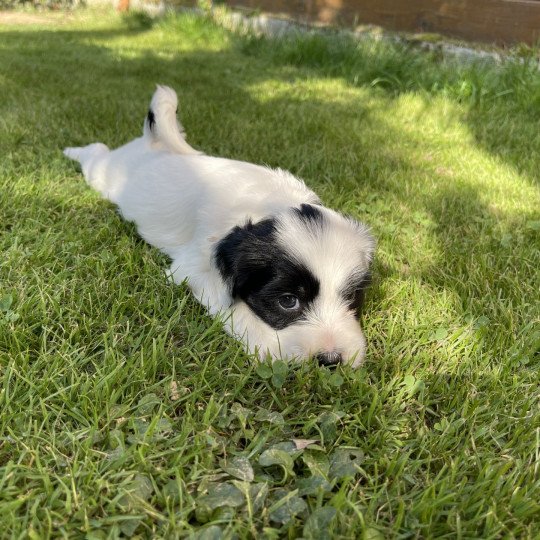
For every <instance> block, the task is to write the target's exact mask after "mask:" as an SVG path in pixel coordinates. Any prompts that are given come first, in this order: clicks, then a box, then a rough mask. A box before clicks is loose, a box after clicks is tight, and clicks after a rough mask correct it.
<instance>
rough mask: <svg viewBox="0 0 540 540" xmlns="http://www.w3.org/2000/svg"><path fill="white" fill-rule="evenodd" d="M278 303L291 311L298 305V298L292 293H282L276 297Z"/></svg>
mask: <svg viewBox="0 0 540 540" xmlns="http://www.w3.org/2000/svg"><path fill="white" fill-rule="evenodd" d="M278 304H279V305H280V307H281V308H283V309H286V310H287V311H293V310H295V309H298V308H299V307H300V300H298V298H296V296H294V294H283V295H281V296H280V297H279V298H278Z"/></svg>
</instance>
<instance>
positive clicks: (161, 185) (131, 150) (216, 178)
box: [64, 86, 375, 366]
mask: <svg viewBox="0 0 540 540" xmlns="http://www.w3.org/2000/svg"><path fill="white" fill-rule="evenodd" d="M176 110H177V97H176V94H175V92H174V91H173V90H171V89H170V88H167V87H164V86H158V88H157V90H156V92H155V94H154V96H153V98H152V101H151V104H150V110H149V112H148V115H147V117H146V119H145V123H144V134H143V136H142V137H140V138H138V139H135V140H133V141H132V142H130V143H128V144H126V145H125V146H122V147H120V148H118V149H116V150H109V149H108V148H107V146H105V145H104V144H101V143H95V144H91V145H89V146H85V147H82V148H66V149H65V151H64V153H65V155H66V156H67V157H69V158H71V159H74V160H76V161H78V162H79V163H80V164H81V166H82V171H83V174H84V176H85V178H86V181H87V182H88V184H89V185H90V186H92V187H93V188H94V189H95V190H97V191H98V192H99V193H101V195H102V196H103V197H105V198H106V199H108V200H110V201H112V202H113V203H115V204H117V205H118V208H119V209H120V212H121V213H122V215H123V217H124V218H125V219H127V220H130V221H134V222H135V223H136V225H137V227H138V231H139V233H140V235H141V236H142V237H143V238H144V239H145V240H146V241H147V242H148V243H149V244H151V245H153V246H155V247H157V248H158V249H160V250H161V251H163V252H164V253H166V254H167V255H168V256H169V257H170V258H171V259H172V264H171V269H170V271H171V274H172V276H173V278H174V281H175V282H177V283H181V282H183V281H184V280H187V282H188V284H189V286H190V288H191V290H192V291H193V294H194V296H195V297H196V298H197V300H198V301H199V302H201V303H202V304H203V305H204V306H206V308H207V309H208V311H209V312H210V313H211V314H212V315H217V314H221V315H222V316H224V320H225V325H226V329H227V331H228V332H229V333H231V334H233V335H234V336H236V337H237V338H239V339H241V340H242V341H243V342H244V343H245V345H246V347H247V349H248V350H249V351H250V352H253V353H256V354H257V355H258V356H259V357H261V358H263V357H265V356H266V355H270V356H271V357H272V358H283V359H291V360H293V359H294V360H302V359H306V358H310V357H316V358H318V360H319V362H320V363H321V364H336V363H338V362H346V363H351V364H352V365H354V366H356V365H359V364H360V363H361V361H362V359H363V358H364V355H365V339H364V335H363V333H362V330H361V328H360V326H359V324H358V321H357V315H358V313H359V309H360V307H361V300H362V294H363V289H364V288H365V286H366V284H367V282H368V279H369V266H370V263H371V260H372V256H373V251H374V246H375V242H374V240H373V238H372V236H371V235H370V233H369V231H368V229H367V227H366V226H364V225H362V224H360V223H358V222H356V221H354V220H352V219H350V218H347V217H344V216H342V215H340V214H338V213H337V212H335V211H333V210H330V209H328V208H325V207H323V206H322V205H321V203H320V201H319V198H318V197H317V195H315V193H313V191H311V190H310V189H308V188H307V187H306V185H305V184H304V182H302V181H301V180H299V179H298V178H296V177H294V176H293V175H292V174H290V173H289V172H286V171H283V170H281V169H269V168H266V167H262V166H259V165H254V164H251V163H246V162H242V161H235V160H231V159H224V158H218V157H210V156H206V155H204V154H202V153H201V152H198V151H197V150H194V149H193V148H192V147H191V146H190V145H189V144H188V143H187V142H186V139H185V135H184V132H183V129H182V126H181V125H180V124H179V123H178V122H177V119H176Z"/></svg>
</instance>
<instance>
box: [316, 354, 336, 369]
mask: <svg viewBox="0 0 540 540" xmlns="http://www.w3.org/2000/svg"><path fill="white" fill-rule="evenodd" d="M316 358H317V361H318V362H319V365H320V366H328V367H332V366H337V365H338V364H340V363H341V361H342V360H343V358H342V357H341V353H338V352H336V351H331V352H320V353H319V354H318V355H317V356H316Z"/></svg>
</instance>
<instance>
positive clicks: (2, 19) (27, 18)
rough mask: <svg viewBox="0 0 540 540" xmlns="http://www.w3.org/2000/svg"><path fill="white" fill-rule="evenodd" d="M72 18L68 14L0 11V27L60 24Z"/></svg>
mask: <svg viewBox="0 0 540 540" xmlns="http://www.w3.org/2000/svg"><path fill="white" fill-rule="evenodd" d="M72 18H73V17H72V15H71V14H69V13H58V12H57V13H24V12H21V11H0V26H24V25H33V24H59V23H60V24H61V23H62V22H68V21H69V20H71V19H72Z"/></svg>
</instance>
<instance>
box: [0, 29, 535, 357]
mask: <svg viewBox="0 0 540 540" xmlns="http://www.w3.org/2000/svg"><path fill="white" fill-rule="evenodd" d="M179 28H181V27H179ZM220 31H222V32H224V31H223V30H220ZM132 35H134V31H133V30H129V29H125V30H103V31H65V30H61V31H52V30H51V31H43V30H39V31H28V32H22V31H16V32H3V33H2V46H1V48H0V64H2V65H5V66H9V69H7V70H5V72H4V74H3V75H4V78H3V80H2V81H1V82H0V88H1V89H2V92H3V94H4V95H5V96H6V99H5V100H4V102H3V105H0V110H2V116H3V118H4V124H5V130H6V135H7V137H5V138H4V143H3V146H4V148H3V149H2V151H3V153H4V155H6V156H7V157H8V159H9V163H10V166H11V167H12V168H13V170H14V171H18V170H19V171H24V170H27V167H28V164H29V163H36V162H37V163H39V164H40V165H41V166H42V167H43V170H46V169H47V167H48V164H49V163H50V162H56V161H58V162H60V160H62V159H63V158H62V157H61V155H60V151H61V149H62V148H63V147H64V146H68V145H78V144H87V143H90V142H94V141H97V140H99V141H102V142H105V143H106V144H108V145H109V146H111V147H114V146H117V145H119V144H123V143H124V142H126V141H128V140H130V139H132V138H133V137H134V136H138V134H139V133H140V132H141V126H142V121H143V117H144V111H145V110H146V107H147V104H148V101H149V98H150V95H151V93H152V91H153V88H154V85H155V83H156V82H159V83H163V84H168V85H170V86H172V87H174V88H176V89H177V90H178V91H179V95H180V103H181V109H182V111H181V116H182V121H183V123H184V125H185V127H186V130H187V133H188V139H189V141H190V143H191V144H193V145H194V146H198V147H200V148H201V149H203V150H204V151H205V152H206V153H209V154H217V155H222V156H227V157H232V158H237V159H244V160H247V161H254V162H259V163H260V162H261V161H262V162H266V163H268V164H270V165H272V166H280V167H283V168H288V169H290V170H291V171H293V172H295V173H297V174H300V175H302V176H303V177H305V178H306V180H307V181H308V183H309V184H310V185H311V186H312V187H313V188H314V189H315V190H316V191H318V192H319V193H320V194H321V195H322V197H323V199H324V200H325V202H326V203H328V204H329V205H330V206H335V207H338V208H340V209H342V210H344V211H347V212H349V213H351V214H353V215H356V217H359V218H361V219H363V220H365V221H367V222H368V223H370V224H371V225H372V226H373V227H374V229H375V233H376V235H377V236H378V237H379V238H381V240H382V243H383V244H386V249H387V251H388V252H390V255H389V256H388V257H386V260H385V261H382V262H381V263H380V265H379V267H380V270H381V271H382V275H383V276H386V277H389V276H395V277H398V276H405V277H406V278H407V277H409V276H412V277H416V278H418V279H419V280H420V281H422V282H425V283H427V284H428V285H429V286H430V287H432V288H434V289H437V288H440V289H446V290H449V291H452V293H453V294H454V296H456V297H457V298H458V302H457V305H454V306H453V307H454V309H455V310H456V311H457V312H458V313H460V314H461V315H463V316H464V315H465V314H471V315H472V316H473V317H482V316H485V315H486V311H488V312H489V313H488V315H489V317H490V318H493V319H494V320H495V321H496V323H497V324H498V325H499V326H504V327H506V326H507V325H508V324H509V319H508V318H509V313H508V311H507V308H508V306H510V307H511V305H512V304H515V303H516V302H519V299H518V298H515V297H514V296H513V295H515V293H516V292H515V291H514V290H511V287H509V289H508V291H509V292H508V295H509V298H508V299H507V300H508V301H506V300H505V294H506V293H505V290H506V289H504V287H503V288H502V289H501V288H500V287H498V286H497V280H500V279H501V277H504V273H505V271H506V269H507V268H508V264H509V262H510V263H511V264H512V266H513V267H515V268H516V271H517V272H518V276H521V278H522V279H523V280H525V281H526V280H528V279H530V276H529V274H528V272H529V269H528V268H526V269H521V270H520V269H519V268H518V265H517V264H516V261H517V258H518V257H519V253H516V252H513V253H511V254H508V256H507V257H505V258H504V259H497V258H496V257H495V258H493V257H492V256H491V254H492V252H493V249H494V246H493V245H491V244H490V241H491V240H492V237H491V236H490V234H489V233H486V228H489V227H490V226H491V225H492V223H493V222H495V221H496V220H497V219H500V218H499V217H498V216H496V215H495V213H494V210H493V209H492V208H490V207H489V205H488V204H487V203H486V202H484V200H483V198H482V196H481V195H482V194H481V193H480V192H479V189H480V188H478V187H476V186H473V185H463V184H461V185H459V186H457V185H455V184H454V183H453V182H452V181H450V180H449V179H448V178H446V177H445V175H446V172H444V171H442V172H438V173H437V172H436V173H435V175H436V176H437V175H438V176H439V177H441V178H442V181H440V182H439V187H438V189H436V190H429V189H426V188H425V186H424V185H423V184H422V182H421V181H418V182H410V181H409V182H400V181H399V179H397V181H396V179H393V180H392V181H390V180H388V178H390V177H392V174H393V172H394V171H396V170H399V171H404V173H406V175H407V177H409V178H416V177H421V178H426V177H428V176H429V175H432V174H433V166H432V165H430V164H429V163H427V162H426V163H423V162H418V161H414V160H412V159H410V158H408V157H407V155H406V151H405V150H404V151H403V152H396V151H393V150H389V149H390V148H396V147H397V146H399V145H400V144H402V145H403V147H404V148H406V147H407V143H408V142H410V143H411V144H413V145H414V144H415V143H416V141H414V140H413V139H410V138H409V137H410V136H409V135H407V134H406V133H405V132H401V131H397V130H396V128H395V126H392V125H390V124H389V123H388V122H384V121H381V118H383V117H384V115H383V113H384V110H385V107H387V106H390V105H391V104H392V102H393V101H394V98H395V97H397V96H399V95H400V94H401V93H404V92H407V91H409V90H415V88H414V84H413V81H412V79H411V83H410V84H408V83H407V80H408V79H407V78H408V77H409V79H410V74H407V73H406V72H405V71H403V69H401V70H400V71H398V73H397V74H395V75H394V77H393V78H392V77H389V76H388V73H390V71H389V70H390V68H391V67H392V66H395V64H393V63H392V62H394V60H392V62H390V60H391V59H390V60H387V62H386V65H383V66H381V67H380V69H381V70H382V72H381V75H385V76H386V79H385V80H386V81H389V82H384V81H382V79H381V81H380V82H379V83H378V86H379V87H381V88H385V89H386V91H385V92H381V91H377V93H376V98H377V102H376V104H375V105H369V104H368V103H363V102H362V100H360V99H355V100H352V99H349V98H347V99H343V100H338V99H328V100H324V101H322V100H320V99H317V98H313V97H307V98H306V97H305V96H302V95H299V94H297V93H296V94H295V93H294V92H287V93H285V94H284V95H281V96H280V95H279V92H278V90H276V92H275V93H271V98H269V99H258V97H257V89H256V87H257V85H262V84H268V83H271V82H272V81H278V82H279V83H281V84H282V85H284V86H287V88H290V89H294V88H295V86H296V85H300V86H301V85H302V83H303V82H305V81H309V80H311V79H313V78H321V79H325V78H328V77H335V76H340V73H339V70H331V69H328V68H327V67H324V66H326V65H328V64H324V63H323V62H322V61H321V66H319V67H318V66H316V65H315V66H314V65H311V66H308V67H307V68H305V62H302V61H301V58H300V59H299V60H298V59H297V60H295V59H294V58H290V57H287V56H285V57H280V56H279V55H277V56H276V55H273V56H271V57H270V58H269V57H266V56H264V55H263V56H262V57H260V58H259V57H258V56H256V55H255V56H251V57H249V56H246V54H245V53H246V52H250V51H249V50H248V51H246V48H245V46H244V45H245V43H244V42H242V41H240V42H236V41H235V40H236V38H235V37H234V36H232V35H229V36H228V37H227V39H228V40H229V46H228V47H226V48H222V49H221V50H209V49H208V48H206V47H205V45H204V43H201V44H200V46H199V47H198V48H195V49H191V50H187V51H184V52H178V51H175V50H173V48H171V47H170V46H169V49H168V51H167V54H166V55H162V54H159V53H160V52H163V51H159V50H154V49H152V48H151V47H150V46H149V47H147V48H145V49H142V50H141V49H138V50H137V54H131V52H130V51H129V50H128V51H127V52H126V51H123V52H122V53H119V52H118V51H117V50H112V49H109V48H108V47H107V46H106V43H103V42H104V41H105V40H107V39H113V38H122V37H129V36H132ZM188 38H189V36H188ZM188 38H187V39H188ZM238 39H240V38H238ZM251 52H252V53H253V54H255V53H256V51H251ZM374 61H377V58H376V57H375V58H374V59H371V60H370V62H374ZM290 64H293V65H296V66H299V67H300V69H298V68H297V67H291V66H290ZM416 67H421V66H416ZM409 68H411V66H409ZM376 69H377V68H376V67H373V69H371V68H370V69H366V70H364V72H362V73H363V75H362V77H364V79H359V78H356V79H355V78H354V76H353V74H352V72H351V74H350V76H347V77H345V78H346V79H347V80H348V81H349V82H350V83H351V84H352V85H354V86H362V85H363V84H367V83H368V82H369V79H370V78H372V77H374V76H375V75H376ZM373 70H375V71H373ZM372 80H375V79H372ZM392 81H394V82H392ZM395 81H401V82H400V85H401V88H400V89H399V91H397V90H396V85H397V83H396V82H395ZM426 81H427V82H426ZM428 82H429V84H431V87H432V89H433V88H434V87H435V82H436V81H435V80H431V81H430V79H429V74H428V75H426V76H425V77H424V83H422V84H423V86H422V87H423V88H427V87H428V86H429V85H428ZM454 82H455V81H453V83H454ZM453 83H452V84H453ZM411 85H412V86H411ZM436 94H437V92H436V91H435V90H432V93H431V94H429V93H428V95H436ZM457 98H459V95H458V96H457ZM512 108H513V105H512V102H511V100H510V99H507V100H503V99H499V100H496V101H493V106H492V107H491V108H486V107H481V106H479V107H476V108H475V107H472V106H471V108H470V109H469V111H468V112H467V113H466V116H465V120H466V121H467V123H468V125H469V128H470V129H471V131H472V132H473V133H474V135H475V139H476V141H477V143H478V144H480V145H482V146H483V147H485V148H486V149H488V150H489V151H490V152H492V153H494V154H495V155H497V156H498V157H500V158H501V159H503V160H507V161H508V162H509V163H510V164H511V165H512V166H513V167H515V168H516V169H517V170H520V171H522V172H523V174H525V175H526V176H527V178H529V179H530V180H531V181H533V182H538V179H539V176H538V170H539V169H538V160H537V158H536V157H531V158H530V161H529V162H527V163H524V164H523V163H522V162H521V160H520V156H519V154H520V152H522V150H523V148H524V146H523V144H525V148H530V153H531V156H533V155H537V154H538V152H537V151H538V146H539V145H538V141H537V140H536V139H530V140H526V141H523V137H517V138H515V139H514V138H513V137H512V134H515V133H519V131H520V126H522V125H526V126H528V130H529V131H530V129H532V128H531V126H532V123H533V122H535V119H536V118H537V117H538V114H539V113H538V112H537V111H536V112H534V113H533V114H531V115H530V116H526V113H525V111H524V110H519V111H518V112H517V113H515V114H514V115H510V112H511V111H512ZM493 114H495V116H496V117H501V118H503V117H504V118H506V123H500V124H499V125H496V126H494V122H493V116H492V115H493ZM495 124H496V122H495ZM275 126H279V128H276V127H275ZM329 128H330V133H328V130H329ZM364 128H365V129H366V130H367V133H368V134H369V135H368V136H366V137H354V138H348V137H347V133H352V132H354V133H357V132H358V131H359V130H360V129H364ZM492 128H494V129H492ZM336 130H337V131H336ZM528 130H525V131H526V132H528ZM524 136H525V135H524ZM408 138H409V140H408ZM253 141H255V143H253ZM423 144H424V145H425V146H426V149H427V150H428V151H429V150H430V146H429V142H426V140H424V141H423ZM527 145H528V146H527ZM432 150H433V151H434V152H436V150H437V148H436V145H435V143H434V144H433V148H432ZM535 151H536V154H535ZM58 167H60V169H61V168H62V167H68V165H67V164H65V165H60V164H58ZM64 170H65V169H64ZM42 172H43V171H42ZM359 178H362V183H361V184H360V183H359V182H358V179H359ZM441 178H439V180H441ZM37 181H38V182H39V179H37ZM372 204H374V206H375V208H377V209H378V210H377V211H375V212H373V211H372V210H371V209H370V206H371V205H372ZM377 204H379V205H378V206H377ZM503 219H505V220H507V221H508V226H509V227H510V226H511V222H512V219H513V218H512V216H510V217H503ZM389 222H390V225H389ZM392 227H393V228H392ZM87 234H91V231H88V232H87ZM479 238H481V239H482V241H481V242H479ZM494 241H497V239H495V240H494ZM411 246H414V247H411ZM497 249H498V246H497ZM423 250H425V251H426V253H427V252H429V256H426V257H423V256H422V255H419V254H418V252H420V253H422V252H423ZM415 252H416V255H415ZM472 253H474V254H475V257H476V259H477V260H481V261H482V264H483V265H485V272H484V273H483V274H482V281H477V282H476V283H473V282H470V281H469V280H468V269H469V267H470V265H471V263H474V258H472V257H471V254H472ZM411 254H412V255H413V257H414V256H416V259H415V260H414V261H409V260H407V258H408V257H409V256H411ZM489 261H491V262H492V267H491V268H489V267H488V262H489ZM404 268H406V270H404ZM494 290H499V293H498V294H499V295H501V294H502V297H501V306H502V308H501V310H500V312H496V310H495V311H494V308H493V304H492V303H491V302H489V301H487V300H486V298H489V297H490V295H491V294H492V293H493V291H494ZM501 290H502V293H501V292H500V291H501ZM382 294H383V292H382V290H381V289H379V288H377V287H375V290H374V292H373V293H372V295H371V306H369V305H368V310H369V309H370V307H371V308H377V304H379V303H381V302H382V300H383V299H382V297H381V295H382ZM519 316H523V314H520V315H519ZM522 322H523V321H519V322H518V326H520V325H521V324H522ZM511 339H512V336H511V335H509V336H508V337H507V338H505V342H504V343H501V342H498V343H492V344H491V345H490V346H491V347H492V348H493V350H501V349H503V348H504V347H505V346H508V344H509V342H510V341H511Z"/></svg>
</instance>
